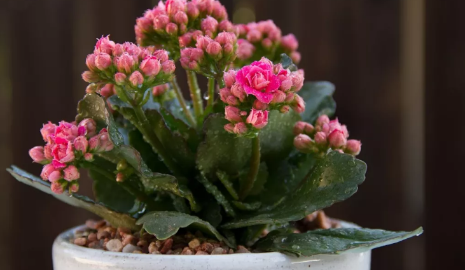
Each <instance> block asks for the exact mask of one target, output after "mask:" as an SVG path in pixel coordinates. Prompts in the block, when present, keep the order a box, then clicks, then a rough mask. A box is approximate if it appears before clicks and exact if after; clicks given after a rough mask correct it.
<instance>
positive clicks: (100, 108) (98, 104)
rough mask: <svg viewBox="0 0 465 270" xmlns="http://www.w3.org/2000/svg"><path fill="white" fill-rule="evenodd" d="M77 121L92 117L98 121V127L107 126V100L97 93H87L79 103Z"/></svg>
mask: <svg viewBox="0 0 465 270" xmlns="http://www.w3.org/2000/svg"><path fill="white" fill-rule="evenodd" d="M77 111H78V115H77V116H76V122H77V123H79V122H81V121H82V120H84V119H86V118H91V119H93V120H94V121H95V123H97V129H98V130H100V129H102V128H105V127H107V121H106V120H107V115H106V108H105V100H103V98H102V97H100V96H99V95H97V94H87V95H85V96H84V98H83V99H82V100H81V101H79V103H78V108H77Z"/></svg>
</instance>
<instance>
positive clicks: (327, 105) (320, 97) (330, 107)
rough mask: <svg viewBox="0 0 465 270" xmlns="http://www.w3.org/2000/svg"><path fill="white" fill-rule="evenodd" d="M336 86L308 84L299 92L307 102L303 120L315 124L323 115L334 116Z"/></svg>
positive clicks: (324, 83)
mask: <svg viewBox="0 0 465 270" xmlns="http://www.w3.org/2000/svg"><path fill="white" fill-rule="evenodd" d="M334 89H335V87H334V85H333V84H332V83H330V82H307V83H305V84H304V86H303V87H302V90H300V91H299V95H300V96H301V97H302V98H303V99H304V100H305V112H304V113H302V120H303V121H305V122H308V123H313V122H315V120H316V119H317V118H318V116H320V115H322V114H326V115H328V116H332V115H333V114H334V113H335V112H336V102H335V101H334V99H333V94H334Z"/></svg>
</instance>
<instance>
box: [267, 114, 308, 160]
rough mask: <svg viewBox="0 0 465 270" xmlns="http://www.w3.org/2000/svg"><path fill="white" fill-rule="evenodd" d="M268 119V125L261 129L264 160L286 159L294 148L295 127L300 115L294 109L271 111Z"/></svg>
mask: <svg viewBox="0 0 465 270" xmlns="http://www.w3.org/2000/svg"><path fill="white" fill-rule="evenodd" d="M268 119H269V121H268V125H267V126H266V127H265V128H264V129H263V130H261V131H260V148H261V149H260V153H261V157H262V158H261V159H262V161H267V162H268V161H273V162H275V161H279V160H281V159H285V158H286V157H287V156H288V155H289V153H291V151H292V150H293V149H294V137H295V135H294V133H293V128H294V125H295V123H296V122H297V121H299V120H300V115H299V114H297V113H295V112H294V111H292V112H289V113H285V114H283V113H280V112H278V111H271V112H270V115H269V117H268Z"/></svg>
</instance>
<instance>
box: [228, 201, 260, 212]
mask: <svg viewBox="0 0 465 270" xmlns="http://www.w3.org/2000/svg"><path fill="white" fill-rule="evenodd" d="M231 203H232V204H233V205H234V206H235V207H236V208H237V209H239V210H242V211H255V210H258V209H259V208H260V206H262V203H261V202H252V203H245V202H239V201H232V202H231Z"/></svg>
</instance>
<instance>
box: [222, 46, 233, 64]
mask: <svg viewBox="0 0 465 270" xmlns="http://www.w3.org/2000/svg"><path fill="white" fill-rule="evenodd" d="M223 52H224V54H225V55H226V57H231V55H232V54H234V46H233V45H231V44H226V45H224V47H223ZM232 56H233V57H232V58H231V61H234V60H235V59H236V55H232Z"/></svg>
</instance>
